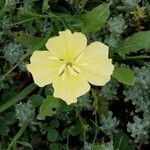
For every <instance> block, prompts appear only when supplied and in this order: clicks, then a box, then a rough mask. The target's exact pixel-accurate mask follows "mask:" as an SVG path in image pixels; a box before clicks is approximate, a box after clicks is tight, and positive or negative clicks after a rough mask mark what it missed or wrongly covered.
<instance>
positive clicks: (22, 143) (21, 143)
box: [17, 141, 33, 150]
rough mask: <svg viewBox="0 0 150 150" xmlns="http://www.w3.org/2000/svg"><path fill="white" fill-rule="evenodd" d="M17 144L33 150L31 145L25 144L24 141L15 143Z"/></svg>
mask: <svg viewBox="0 0 150 150" xmlns="http://www.w3.org/2000/svg"><path fill="white" fill-rule="evenodd" d="M17 143H18V144H20V145H23V146H25V147H28V148H30V149H32V150H33V147H32V145H31V144H30V143H28V142H25V141H17Z"/></svg>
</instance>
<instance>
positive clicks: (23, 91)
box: [0, 83, 37, 112]
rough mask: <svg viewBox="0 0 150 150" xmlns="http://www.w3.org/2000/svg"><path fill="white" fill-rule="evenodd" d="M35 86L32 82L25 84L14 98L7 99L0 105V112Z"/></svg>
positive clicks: (23, 96)
mask: <svg viewBox="0 0 150 150" xmlns="http://www.w3.org/2000/svg"><path fill="white" fill-rule="evenodd" d="M36 87H37V86H36V85H35V84H34V83H33V84H31V85H29V86H27V87H26V88H25V89H23V90H22V91H21V92H20V93H18V94H17V95H16V96H15V97H14V98H12V99H11V100H8V101H7V102H6V103H5V104H3V105H2V106H0V112H3V111H4V110H6V109H7V108H9V107H11V106H12V105H14V104H15V103H17V102H18V101H20V100H21V99H23V98H25V97H26V96H27V95H28V94H30V93H31V92H32V91H33V90H34V89H35V88H36Z"/></svg>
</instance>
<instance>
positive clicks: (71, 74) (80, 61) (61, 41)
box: [27, 30, 114, 104]
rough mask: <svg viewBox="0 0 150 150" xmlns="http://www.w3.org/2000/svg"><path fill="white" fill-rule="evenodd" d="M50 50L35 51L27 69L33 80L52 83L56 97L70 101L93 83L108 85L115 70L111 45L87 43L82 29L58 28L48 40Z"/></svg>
mask: <svg viewBox="0 0 150 150" xmlns="http://www.w3.org/2000/svg"><path fill="white" fill-rule="evenodd" d="M46 48H47V49H48V51H35V52H34V53H33V55H32V56H31V58H30V61H31V63H30V64H28V65H27V69H28V70H29V71H30V72H31V73H32V76H33V79H34V82H35V83H36V84H37V85H38V86H40V87H43V86H45V85H48V84H51V83H52V86H53V87H54V97H58V98H61V99H63V100H64V101H65V102H66V103H67V104H71V103H76V102H77V98H78V97H79V96H81V95H83V94H85V93H87V92H88V91H89V90H90V84H89V83H91V84H93V85H97V86H102V85H105V84H106V83H107V82H108V81H109V80H110V77H111V74H112V73H113V69H114V66H113V65H112V60H111V59H109V58H108V52H109V51H108V46H107V45H105V44H103V43H101V42H93V43H91V44H90V45H88V46H87V38H86V36H85V35H84V34H82V33H80V32H74V33H71V31H70V30H66V31H62V32H59V36H56V37H52V38H50V39H49V40H48V42H47V43H46Z"/></svg>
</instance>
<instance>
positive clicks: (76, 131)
mask: <svg viewBox="0 0 150 150" xmlns="http://www.w3.org/2000/svg"><path fill="white" fill-rule="evenodd" d="M81 132H82V126H81V125H79V124H77V125H74V126H72V127H71V128H70V129H69V133H70V134H71V135H72V136H76V135H78V134H80V133H81Z"/></svg>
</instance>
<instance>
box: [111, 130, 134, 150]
mask: <svg viewBox="0 0 150 150" xmlns="http://www.w3.org/2000/svg"><path fill="white" fill-rule="evenodd" d="M113 139H114V149H119V150H126V149H130V150H135V144H134V143H133V142H132V141H130V139H129V137H128V136H127V135H126V134H125V133H123V132H119V133H116V134H114V136H113Z"/></svg>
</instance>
